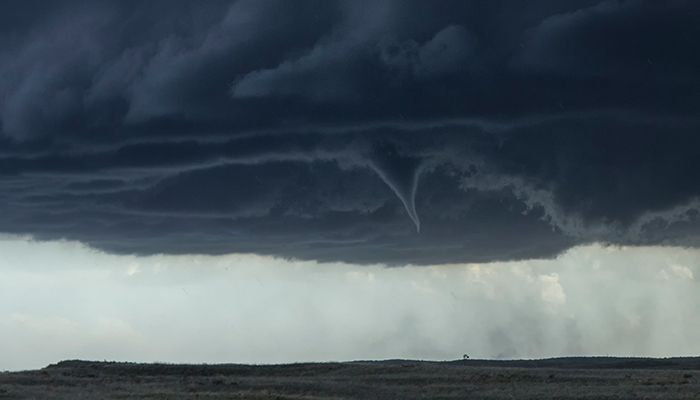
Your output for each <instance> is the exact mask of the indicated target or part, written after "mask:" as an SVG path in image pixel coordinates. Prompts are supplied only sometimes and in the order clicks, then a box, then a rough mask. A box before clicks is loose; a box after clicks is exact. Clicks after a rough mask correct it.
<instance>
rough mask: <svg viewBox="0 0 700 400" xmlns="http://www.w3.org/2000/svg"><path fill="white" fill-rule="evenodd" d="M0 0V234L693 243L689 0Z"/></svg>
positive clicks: (311, 254) (167, 245) (275, 241)
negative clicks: (16, 0) (18, 0)
mask: <svg viewBox="0 0 700 400" xmlns="http://www.w3.org/2000/svg"><path fill="white" fill-rule="evenodd" d="M23 4H25V3H23ZM0 7H1V8H0V11H1V13H0V14H1V15H3V18H5V19H4V20H3V21H4V23H3V25H2V30H1V31H0V32H1V33H0V122H1V128H2V136H1V138H0V186H1V187H2V191H1V192H0V193H1V194H0V204H2V207H1V208H0V227H1V229H2V231H4V232H8V233H21V234H32V235H34V236H35V237H36V238H39V239H56V238H68V239H77V240H81V241H83V242H85V243H88V244H91V245H93V246H96V247H98V248H101V249H105V250H108V251H115V252H121V253H139V254H151V253H160V252H165V253H212V254H220V253H229V252H256V253H262V254H272V255H278V256H283V257H294V258H302V259H318V260H324V261H332V260H339V261H348V262H361V263H370V262H385V263H390V264H400V263H416V264H429V263H441V262H461V261H480V262H485V261H491V260H505V259H520V258H531V257H550V256H553V255H555V254H557V253H559V252H560V251H562V250H564V249H566V248H568V247H570V246H573V245H576V244H580V243H588V242H592V241H604V242H609V243H617V244H655V243H660V244H681V245H692V246H695V245H697V244H698V243H699V242H698V240H697V238H698V233H699V232H700V229H699V228H700V225H698V222H699V221H698V216H699V212H698V204H700V201H698V196H700V176H698V174H699V173H698V171H700V161H698V160H700V157H698V156H697V152H698V150H697V149H698V145H700V139H698V135H697V130H698V127H699V126H700V121H698V119H697V117H696V115H697V110H698V106H700V90H698V89H700V88H699V87H698V86H699V85H700V79H699V78H700V74H699V73H698V71H700V68H698V67H700V65H699V64H700V58H698V55H697V48H700V24H698V23H697V22H700V7H697V6H695V5H694V2H692V1H671V0H669V1H651V0H648V1H643V0H637V1H634V0H628V1H617V0H615V1H602V2H601V1H583V0H581V1H540V2H517V4H515V2H510V1H485V0H484V1H455V2H450V1H447V2H441V3H440V5H439V6H436V5H433V4H432V3H429V2H422V1H416V2H413V1H379V2H378V1H366V2H363V1H360V2H357V1H352V2H341V1H335V2H331V1H303V2H283V1H273V0H265V1H252V0H251V1H235V2H231V1H216V2H209V3H207V5H206V7H203V6H198V5H196V4H195V3H191V2H184V1H175V2H172V1H171V2H158V1H155V2H148V3H143V2H111V1H101V2H90V3H87V2H64V3H61V5H56V4H55V3H53V2H49V3H44V2H38V1H37V2H29V3H27V6H26V8H22V11H19V7H20V5H19V4H13V3H12V2H5V3H3V4H2V6H0ZM13 13H14V14H15V15H16V16H17V17H16V18H10V19H8V18H7V17H6V16H7V15H13Z"/></svg>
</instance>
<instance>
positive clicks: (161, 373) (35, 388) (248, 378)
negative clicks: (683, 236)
mask: <svg viewBox="0 0 700 400" xmlns="http://www.w3.org/2000/svg"><path fill="white" fill-rule="evenodd" d="M698 398H700V358H697V357H684V358H664V359H655V358H615V357H570V358H554V359H543V360H510V361H495V360H457V361H446V362H430V361H416V360H387V361H357V362H344V363H300V364H284V365H243V364H217V365H189V364H188V365H179V364H136V363H121V362H93V361H79V360H71V361H62V362H59V363H57V364H52V365H49V366H47V367H45V368H43V369H41V370H35V371H21V372H5V373H2V374H0V399H47V400H50V399H256V400H262V399H280V400H283V399H284V400H287V399H289V400H291V399H295V400H330V399H333V400H340V399H402V400H404V399H518V400H519V399H698Z"/></svg>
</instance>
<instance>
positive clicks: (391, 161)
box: [372, 145, 423, 232]
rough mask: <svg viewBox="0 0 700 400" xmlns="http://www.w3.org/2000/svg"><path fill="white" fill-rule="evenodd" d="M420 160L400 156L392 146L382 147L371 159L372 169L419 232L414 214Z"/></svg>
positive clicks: (418, 225)
mask: <svg viewBox="0 0 700 400" xmlns="http://www.w3.org/2000/svg"><path fill="white" fill-rule="evenodd" d="M422 164H423V163H422V160H421V159H420V158H416V157H408V156H402V155H400V154H399V152H398V151H397V150H396V148H395V147H394V146H389V145H383V146H380V147H379V149H377V151H375V153H374V155H373V157H372V168H373V169H374V170H375V171H376V172H377V174H378V175H379V176H380V177H381V178H382V180H383V181H384V182H385V183H386V184H387V185H388V186H389V187H390V188H391V190H393V191H394V193H395V194H396V196H397V197H398V198H399V200H401V202H402V203H403V205H404V207H405V208H406V212H407V213H408V216H409V217H410V218H411V220H413V223H414V224H415V225H416V232H420V219H418V213H417V212H416V191H417V189H418V178H419V175H420V170H421V167H422Z"/></svg>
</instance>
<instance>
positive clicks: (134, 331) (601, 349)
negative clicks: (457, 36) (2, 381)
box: [0, 238, 700, 370]
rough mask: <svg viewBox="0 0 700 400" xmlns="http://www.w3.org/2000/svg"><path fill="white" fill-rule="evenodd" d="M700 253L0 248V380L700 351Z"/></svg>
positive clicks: (21, 243)
mask: <svg viewBox="0 0 700 400" xmlns="http://www.w3.org/2000/svg"><path fill="white" fill-rule="evenodd" d="M699 261H700V251H697V250H693V249H681V248H669V247H641V248H614V247H602V246H599V245H591V246H586V247H576V248H573V249H571V250H569V251H567V252H566V253H564V254H562V255H561V256H560V257H558V258H556V259H553V260H539V261H538V260H532V261H521V262H507V263H487V264H454V265H443V266H435V267H412V266H407V267H401V268H387V267H383V266H379V265H375V266H357V265H351V264H319V263H314V262H290V261H284V260H280V259H275V258H270V257H261V256H255V255H224V256H162V255H161V256H150V257H134V256H115V255H107V254H104V253H101V252H99V251H95V250H92V249H90V248H87V247H85V246H83V245H80V244H77V243H72V242H45V243H37V242H32V241H29V240H26V239H20V238H5V239H4V240H3V241H1V242H0V304H1V305H2V306H1V307H0V336H1V337H2V338H3V352H2V354H0V369H9V370H17V369H26V368H40V367H42V366H45V365H47V364H49V363H53V362H56V361H58V360H61V359H75V358H81V359H96V360H103V359H107V360H123V361H142V362H153V361H162V362H190V363H202V362H207V363H225V362H228V363H280V362H298V361H305V360H308V361H326V360H356V359H386V358H417V359H431V360H446V359H456V358H460V357H461V356H462V354H464V353H467V354H469V355H470V356H471V357H472V358H540V357H554V356H564V355H567V356H568V355H606V354H609V355H619V356H632V355H636V356H672V355H692V354H697V353H698V352H700V338H699V337H698V335H697V332H698V331H699V330H700V321H698V319H697V318H696V316H697V315H698V313H699V312H700V306H699V304H700V290H698V284H697V281H696V277H697V276H698V274H700V269H698V265H699V264H698V262H699Z"/></svg>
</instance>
